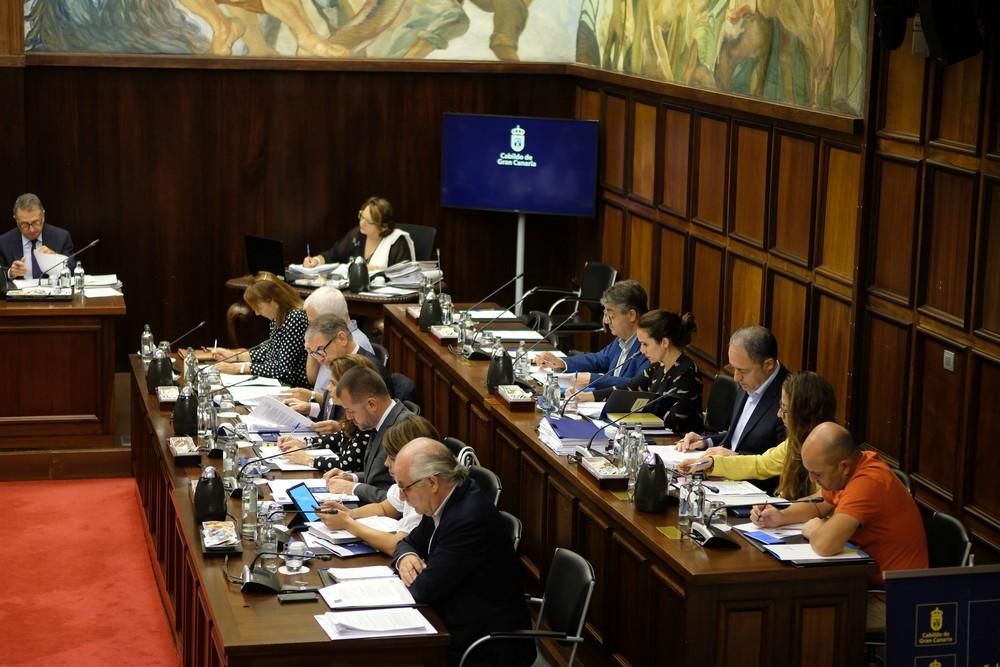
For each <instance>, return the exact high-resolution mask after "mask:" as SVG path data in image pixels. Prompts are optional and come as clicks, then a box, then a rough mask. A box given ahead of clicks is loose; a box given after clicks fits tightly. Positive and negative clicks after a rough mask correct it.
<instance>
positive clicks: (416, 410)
mask: <svg viewBox="0 0 1000 667" xmlns="http://www.w3.org/2000/svg"><path fill="white" fill-rule="evenodd" d="M400 402H401V403H402V404H403V406H404V407H405V408H406V409H407V410H409V411H410V412H412V413H413V416H415V417H419V416H420V406H419V405H418V404H417V403H414V402H413V401H411V400H401V401H400Z"/></svg>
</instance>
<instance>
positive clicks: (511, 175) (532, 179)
mask: <svg viewBox="0 0 1000 667" xmlns="http://www.w3.org/2000/svg"><path fill="white" fill-rule="evenodd" d="M443 136H444V139H443V142H442V155H441V203H442V205H444V206H448V207H452V208H473V209H486V210H492V211H514V212H518V213H542V214H547V215H573V216H583V217H593V215H594V209H595V206H596V201H597V192H596V187H597V122H596V121H589V120H562V119H550V118H523V117H516V116H480V115H470V114H445V115H444V132H443Z"/></svg>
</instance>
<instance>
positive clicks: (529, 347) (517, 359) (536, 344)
mask: <svg viewBox="0 0 1000 667" xmlns="http://www.w3.org/2000/svg"><path fill="white" fill-rule="evenodd" d="M574 316H575V314H574V313H570V314H569V315H568V316H567V317H566V319H565V320H563V321H562V322H560V323H559V324H557V325H556V326H554V327H552V328H551V329H549V330H548V332H547V333H546V334H545V335H544V336H542V337H541V338H539V339H538V340H536V341H535V342H534V343H532V344H531V345H529V346H528V347H527V348H525V350H524V353H523V354H519V355H517V356H516V357H514V366H515V367H516V366H517V362H519V361H521V359H523V358H524V357H526V356H527V355H528V353H529V352H531V351H532V350H534V349H535V348H536V347H538V344H539V343H542V342H544V341H545V340H547V339H548V336H549V335H550V334H553V333H555V332H557V331H559V329H561V328H562V326H563V325H564V324H566V323H567V322H569V321H570V320H571V319H573V317H574Z"/></svg>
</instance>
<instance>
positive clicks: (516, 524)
mask: <svg viewBox="0 0 1000 667" xmlns="http://www.w3.org/2000/svg"><path fill="white" fill-rule="evenodd" d="M500 518H502V519H503V520H504V523H506V524H507V528H508V530H510V539H511V542H513V544H514V551H515V552H516V551H517V547H518V546H519V545H520V544H521V531H522V529H523V526H522V525H521V520H520V519H518V518H517V517H516V516H514V515H513V514H511V513H510V512H503V511H501V512H500Z"/></svg>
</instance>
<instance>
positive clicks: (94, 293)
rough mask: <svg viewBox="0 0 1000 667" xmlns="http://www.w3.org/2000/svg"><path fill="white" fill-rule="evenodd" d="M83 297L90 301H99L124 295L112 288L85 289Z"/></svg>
mask: <svg viewBox="0 0 1000 667" xmlns="http://www.w3.org/2000/svg"><path fill="white" fill-rule="evenodd" d="M83 295H84V296H85V297H87V298H88V299H99V298H101V297H106V296H121V295H122V293H121V292H119V291H118V290H116V289H114V288H111V287H84V288H83Z"/></svg>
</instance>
